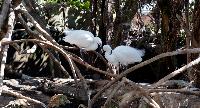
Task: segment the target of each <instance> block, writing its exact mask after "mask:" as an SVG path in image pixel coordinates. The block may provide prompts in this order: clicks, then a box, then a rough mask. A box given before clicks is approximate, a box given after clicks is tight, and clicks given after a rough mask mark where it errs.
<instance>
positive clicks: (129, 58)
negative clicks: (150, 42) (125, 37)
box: [113, 46, 142, 65]
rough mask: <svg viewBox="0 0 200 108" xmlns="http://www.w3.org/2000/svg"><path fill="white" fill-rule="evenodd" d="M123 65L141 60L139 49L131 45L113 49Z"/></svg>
mask: <svg viewBox="0 0 200 108" xmlns="http://www.w3.org/2000/svg"><path fill="white" fill-rule="evenodd" d="M113 53H115V54H116V56H117V58H118V59H119V61H120V64H122V65H128V64H132V63H135V62H141V61H142V58H141V54H140V52H139V50H137V49H135V48H132V47H129V46H118V47H116V48H115V49H114V50H113Z"/></svg>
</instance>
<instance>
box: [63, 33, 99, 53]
mask: <svg viewBox="0 0 200 108" xmlns="http://www.w3.org/2000/svg"><path fill="white" fill-rule="evenodd" d="M63 33H64V35H65V37H63V40H64V41H65V42H68V43H70V44H74V45H76V46H78V47H79V48H80V49H85V50H86V51H91V50H96V49H97V48H98V46H101V45H102V41H101V39H100V38H99V37H94V35H93V34H92V33H91V32H89V31H86V30H65V31H64V32H63Z"/></svg>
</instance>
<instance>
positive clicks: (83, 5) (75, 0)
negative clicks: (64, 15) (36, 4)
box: [44, 0, 90, 10]
mask: <svg viewBox="0 0 200 108" xmlns="http://www.w3.org/2000/svg"><path fill="white" fill-rule="evenodd" d="M44 1H46V2H47V3H52V4H55V3H60V2H65V3H68V4H69V5H71V6H72V7H77V8H79V9H86V10H88V9H89V8H90V1H89V0H84V1H83V2H81V1H80V0H44Z"/></svg>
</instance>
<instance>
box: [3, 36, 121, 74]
mask: <svg viewBox="0 0 200 108" xmlns="http://www.w3.org/2000/svg"><path fill="white" fill-rule="evenodd" d="M27 41H29V42H35V43H42V44H45V45H47V46H46V47H49V48H52V49H54V50H57V51H59V52H60V53H61V54H62V55H63V56H65V55H69V57H71V59H73V60H74V61H76V62H77V63H79V64H81V65H83V66H85V67H87V68H90V69H92V70H94V71H96V72H99V73H102V74H105V75H108V76H111V77H116V76H117V75H114V74H111V73H109V72H106V71H103V70H100V69H98V68H95V67H93V66H91V65H89V64H88V63H86V62H84V63H83V62H82V61H81V60H79V59H78V58H75V57H73V56H70V54H67V53H66V51H65V50H62V49H61V48H60V47H58V46H55V45H53V44H52V43H50V42H48V41H41V40H37V39H21V40H14V41H5V42H2V45H8V44H13V43H19V42H27Z"/></svg>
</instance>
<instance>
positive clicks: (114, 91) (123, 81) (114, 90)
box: [104, 79, 126, 108]
mask: <svg viewBox="0 0 200 108" xmlns="http://www.w3.org/2000/svg"><path fill="white" fill-rule="evenodd" d="M125 82H126V80H124V79H122V81H121V82H120V83H119V84H117V86H116V87H115V88H114V89H113V90H112V92H111V93H110V95H109V96H108V98H107V100H106V102H105V103H104V108H106V106H107V105H109V103H110V102H111V99H112V98H113V96H114V95H115V94H116V92H117V91H118V90H119V89H120V88H121V87H122V86H123V85H124V83H125Z"/></svg>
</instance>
